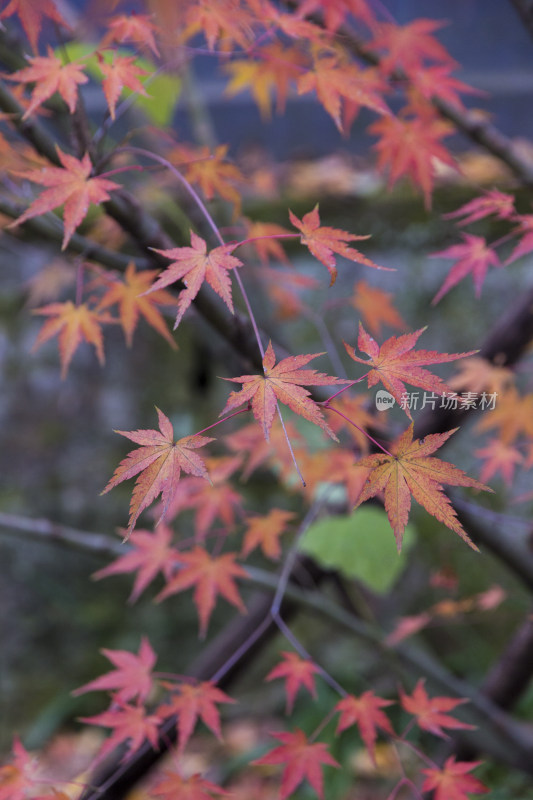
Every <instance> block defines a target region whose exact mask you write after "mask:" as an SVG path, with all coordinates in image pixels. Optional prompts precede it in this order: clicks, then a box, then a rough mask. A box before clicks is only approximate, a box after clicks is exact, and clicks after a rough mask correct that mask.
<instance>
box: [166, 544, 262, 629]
mask: <svg viewBox="0 0 533 800" xmlns="http://www.w3.org/2000/svg"><path fill="white" fill-rule="evenodd" d="M235 558H236V554H235V553H224V554H223V555H221V556H210V555H209V553H208V552H207V551H206V550H205V549H204V548H203V547H200V546H198V545H197V546H196V547H195V548H194V550H191V551H190V552H188V553H180V554H179V559H178V562H181V563H182V564H184V566H183V567H182V568H181V569H180V571H179V572H178V574H177V575H175V577H174V578H172V579H171V580H170V581H169V583H168V584H167V585H166V587H165V588H164V589H163V591H162V592H160V593H159V594H158V596H157V598H156V600H158V601H159V600H164V599H165V597H169V596H170V595H172V594H176V593H177V592H182V591H183V590H184V589H189V588H190V587H191V586H194V587H195V588H194V602H195V604H196V608H197V609H198V615H199V618H200V637H201V638H204V636H205V634H206V631H207V626H208V624H209V619H210V617H211V613H212V611H213V609H214V607H215V601H216V598H217V595H218V594H221V595H222V597H225V598H226V600H227V601H228V602H229V603H232V605H234V606H236V608H238V609H239V611H240V612H241V614H246V606H245V605H244V604H243V602H242V600H241V598H240V595H239V592H238V591H237V587H236V586H235V578H246V577H248V573H247V572H246V570H244V569H243V568H242V567H241V566H240V565H239V564H236V563H235Z"/></svg>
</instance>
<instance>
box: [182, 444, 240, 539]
mask: <svg viewBox="0 0 533 800" xmlns="http://www.w3.org/2000/svg"><path fill="white" fill-rule="evenodd" d="M241 462H242V459H241V458H240V456H237V457H234V456H233V457H223V458H208V459H206V466H207V468H208V470H209V477H210V478H211V485H208V484H206V483H205V482H204V481H202V482H201V483H202V485H200V481H199V480H198V479H197V478H191V479H190V480H193V481H195V483H196V486H195V487H193V491H192V493H191V496H190V497H189V499H188V502H187V507H188V508H194V509H196V515H195V520H194V527H195V533H196V536H197V537H199V538H200V539H203V538H204V537H205V535H206V534H207V531H208V530H209V528H211V526H212V525H213V523H214V521H215V519H216V518H217V517H219V518H220V519H221V520H222V522H223V523H224V528H225V529H226V531H230V530H231V529H232V528H234V526H235V511H236V510H238V509H241V508H242V503H243V497H242V495H240V494H239V493H238V492H236V491H234V489H232V488H231V486H230V485H229V483H228V478H229V477H230V476H231V475H232V474H233V473H234V472H235V470H236V469H237V468H238V467H239V466H240V465H241Z"/></svg>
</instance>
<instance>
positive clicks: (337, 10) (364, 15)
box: [298, 0, 375, 32]
mask: <svg viewBox="0 0 533 800" xmlns="http://www.w3.org/2000/svg"><path fill="white" fill-rule="evenodd" d="M298 12H299V14H301V15H302V16H307V15H312V14H315V13H317V12H319V13H321V14H322V15H323V16H324V23H325V26H326V28H327V30H328V31H333V32H334V31H336V30H337V29H338V28H339V27H340V26H341V25H342V23H343V22H344V20H345V18H346V16H348V15H349V16H352V17H355V18H356V19H358V20H361V22H364V23H365V24H366V25H367V26H368V27H369V28H372V27H373V25H374V23H375V17H374V12H373V11H372V8H371V6H370V5H369V4H368V3H367V0H304V2H303V3H300V5H299V6H298Z"/></svg>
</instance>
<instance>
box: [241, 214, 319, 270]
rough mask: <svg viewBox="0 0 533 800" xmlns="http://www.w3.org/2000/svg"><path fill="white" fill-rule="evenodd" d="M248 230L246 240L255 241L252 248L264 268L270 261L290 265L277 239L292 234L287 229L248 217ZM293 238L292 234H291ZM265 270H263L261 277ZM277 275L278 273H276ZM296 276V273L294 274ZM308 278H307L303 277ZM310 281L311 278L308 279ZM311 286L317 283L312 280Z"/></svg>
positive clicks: (246, 225)
mask: <svg viewBox="0 0 533 800" xmlns="http://www.w3.org/2000/svg"><path fill="white" fill-rule="evenodd" d="M243 222H244V225H245V228H246V238H247V239H252V240H255V241H251V242H250V246H251V247H253V248H254V250H255V252H256V253H257V256H258V258H259V261H260V262H261V264H263V266H265V267H266V266H267V264H268V263H269V261H270V259H271V258H273V259H274V260H275V261H282V262H283V263H285V264H288V258H287V256H286V254H285V250H284V249H283V247H282V245H281V242H280V241H279V240H278V239H277V238H276V237H277V236H285V235H286V234H290V231H289V230H287V228H283V227H282V226H281V225H277V224H276V223H275V222H261V220H251V219H247V218H246V217H244V218H243ZM290 235H291V236H292V234H290ZM262 274H263V270H261V275H262ZM276 274H277V271H276ZM292 274H294V273H292ZM303 277H304V278H307V276H303ZM307 280H309V278H307ZM310 280H311V285H313V286H316V285H318V284H316V282H314V281H313V279H312V278H311V279H310Z"/></svg>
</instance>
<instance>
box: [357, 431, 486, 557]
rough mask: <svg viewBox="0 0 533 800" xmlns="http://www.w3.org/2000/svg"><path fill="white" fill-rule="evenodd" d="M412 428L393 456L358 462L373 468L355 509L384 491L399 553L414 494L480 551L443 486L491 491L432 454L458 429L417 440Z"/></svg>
mask: <svg viewBox="0 0 533 800" xmlns="http://www.w3.org/2000/svg"><path fill="white" fill-rule="evenodd" d="M413 428H414V425H413V423H411V425H410V426H409V428H408V429H407V430H406V431H405V432H404V433H403V434H402V435H401V436H400V437H399V439H398V440H397V441H396V443H395V444H394V445H392V446H391V451H392V455H385V454H384V453H378V454H376V455H371V456H365V457H364V458H362V459H361V460H360V461H359V462H358V464H357V466H358V467H364V468H366V469H370V475H369V478H368V480H367V483H366V485H365V487H364V488H363V491H362V492H361V494H360V496H359V499H358V500H357V503H356V504H355V507H356V508H357V506H359V505H360V504H361V503H364V502H365V500H368V499H369V498H371V497H375V496H376V494H378V493H379V492H382V491H383V492H384V493H385V511H386V512H387V516H388V518H389V522H390V524H391V526H392V529H393V531H394V536H395V538H396V543H397V545H398V550H400V548H401V545H402V538H403V532H404V529H405V526H406V524H407V519H408V517H409V510H410V508H411V495H412V496H413V497H414V498H415V500H416V501H417V502H418V503H420V505H421V506H424V508H425V509H426V511H428V512H429V513H430V514H431V515H432V516H433V517H435V518H436V519H438V520H439V522H442V523H444V525H446V526H447V527H448V528H450V529H451V530H452V531H455V533H457V534H459V536H460V537H461V538H462V539H464V540H465V542H466V543H467V544H468V545H470V547H472V548H473V549H474V550H478V548H477V547H476V545H475V544H474V543H473V542H472V540H471V539H470V537H469V536H468V534H467V533H466V532H465V531H464V530H463V527H462V525H461V523H460V522H459V520H458V519H457V516H456V513H455V510H454V509H453V507H452V505H451V503H450V501H449V499H448V497H447V496H446V495H445V494H444V491H443V487H442V484H443V483H447V484H450V485H451V486H470V487H471V488H474V489H478V490H480V491H487V492H492V489H489V487H488V486H485V485H484V484H483V483H480V482H479V481H476V480H474V478H469V477H468V475H466V474H465V473H464V472H463V471H462V470H460V469H459V468H458V467H456V466H454V465H453V464H449V463H448V462H447V461H441V460H440V459H438V458H433V457H431V455H430V454H431V453H434V452H435V450H437V449H438V448H439V447H441V446H442V445H443V444H444V443H445V442H446V441H447V440H448V439H449V438H450V436H451V435H452V434H453V433H455V431H456V430H457V428H455V429H454V430H451V431H447V432H446V433H433V434H431V435H430V436H426V438H425V439H420V440H419V439H415V440H414V441H413Z"/></svg>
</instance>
